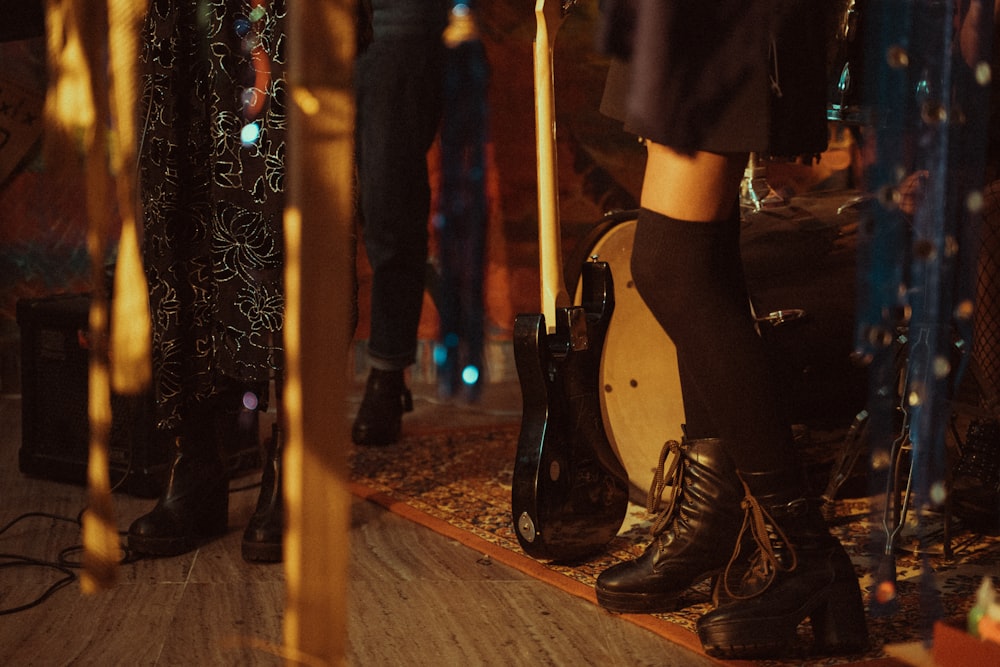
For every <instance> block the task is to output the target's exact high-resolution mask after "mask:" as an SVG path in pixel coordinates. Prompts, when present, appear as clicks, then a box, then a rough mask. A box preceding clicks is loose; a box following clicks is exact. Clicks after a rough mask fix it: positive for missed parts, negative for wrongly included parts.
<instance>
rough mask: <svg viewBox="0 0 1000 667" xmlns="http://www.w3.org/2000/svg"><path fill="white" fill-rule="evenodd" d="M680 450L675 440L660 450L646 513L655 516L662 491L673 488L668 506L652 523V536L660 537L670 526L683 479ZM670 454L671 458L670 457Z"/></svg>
mask: <svg viewBox="0 0 1000 667" xmlns="http://www.w3.org/2000/svg"><path fill="white" fill-rule="evenodd" d="M681 450H682V446H681V443H679V442H677V441H676V440H668V441H667V442H665V443H663V447H662V448H661V449H660V459H659V461H658V463H657V465H656V468H655V469H654V471H653V484H652V485H651V486H650V487H649V493H648V494H647V496H646V512H647V513H649V514H655V513H656V512H658V511H659V510H660V505H661V503H662V502H663V491H664V490H665V489H666V488H667V487H668V486H670V487H673V493H671V494H670V502H669V504H668V505H667V507H666V508H665V509H664V510H663V511H662V512H660V513H659V515H657V517H656V520H655V521H654V522H653V528H652V530H653V535H654V536H657V535H660V534H661V533H662V532H663V531H664V530H666V528H667V526H668V525H670V520H671V519H672V518H673V515H674V511H675V509H676V507H677V496H678V491H679V489H680V485H681V481H682V480H683V478H684V466H682V465H681ZM671 454H673V456H670V455H671ZM668 458H669V459H670V464H669V467H667V459H668Z"/></svg>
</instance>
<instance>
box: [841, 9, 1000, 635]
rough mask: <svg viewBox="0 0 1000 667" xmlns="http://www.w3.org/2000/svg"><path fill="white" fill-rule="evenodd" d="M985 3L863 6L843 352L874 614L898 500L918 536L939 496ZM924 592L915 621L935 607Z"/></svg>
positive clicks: (981, 88) (975, 170)
mask: <svg viewBox="0 0 1000 667" xmlns="http://www.w3.org/2000/svg"><path fill="white" fill-rule="evenodd" d="M992 9H993V8H992V3H986V2H983V0H873V1H872V2H869V3H868V4H867V5H865V9H864V11H865V12H866V14H867V15H866V16H865V17H864V19H865V29H864V39H865V42H864V44H865V60H864V62H865V67H864V72H865V79H864V82H863V84H864V94H863V95H864V99H865V101H866V104H867V105H868V106H869V110H868V114H867V115H866V118H868V119H869V122H870V126H869V127H866V128H865V132H866V133H867V134H868V136H867V137H866V141H865V144H866V149H865V150H866V155H865V189H866V191H867V192H868V193H869V195H870V200H869V201H868V205H867V206H866V207H865V209H864V211H863V215H862V217H861V229H860V239H861V242H860V246H859V257H858V270H859V280H860V285H861V288H860V289H859V294H858V317H857V352H858V353H859V355H860V356H861V357H862V358H864V359H866V360H867V361H869V362H870V378H871V392H870V398H869V413H870V423H869V445H870V452H869V454H870V465H871V468H870V473H871V482H872V483H871V490H872V492H873V494H875V495H876V497H878V496H879V494H881V495H882V497H883V499H884V500H883V502H884V503H885V505H884V506H883V507H880V508H877V509H876V511H878V510H881V513H882V517H881V519H882V521H881V524H882V528H883V529H884V535H882V536H875V539H874V543H875V544H880V545H882V546H883V547H884V548H883V550H882V552H881V553H879V554H877V562H876V564H875V569H876V573H877V574H876V579H877V583H876V590H875V591H874V599H873V600H872V607H871V608H872V612H873V613H876V614H877V613H891V611H892V610H893V609H894V608H895V607H894V601H895V599H896V596H895V561H894V550H895V548H896V547H897V546H898V544H897V542H898V537H899V534H900V532H901V530H902V528H903V524H904V521H905V518H906V511H907V508H908V507H909V508H912V509H913V510H914V515H915V521H916V526H917V528H916V530H917V536H918V539H921V538H922V535H923V533H922V532H921V530H922V525H923V522H922V519H923V514H924V512H925V511H927V510H938V509H940V508H941V507H942V506H943V503H944V500H945V496H946V487H945V432H946V426H947V423H948V419H949V415H950V408H949V400H950V398H951V397H952V396H953V392H954V389H955V387H956V386H957V384H958V382H959V380H960V379H961V377H962V373H963V371H964V364H965V360H966V359H967V357H968V350H969V348H970V346H971V342H972V317H973V296H974V289H975V266H976V256H977V253H978V245H979V221H980V217H981V210H982V203H983V196H982V187H983V181H984V176H985V147H986V143H987V142H986V137H987V131H988V110H989V71H990V58H991V39H992ZM878 523H879V522H878V521H876V522H875V524H876V525H878ZM880 539H882V542H880V541H879V540H880ZM926 586H928V587H932V586H933V581H932V579H928V583H927V584H926ZM926 592H927V593H928V595H927V596H922V599H926V600H927V603H926V604H925V605H924V609H923V611H924V613H925V618H924V621H925V622H926V624H927V628H928V631H929V628H930V627H931V626H932V624H933V621H934V620H935V619H936V617H937V616H938V615H939V612H938V611H937V609H936V604H935V603H934V601H933V600H934V599H935V596H934V595H933V592H932V591H930V590H928V591H926Z"/></svg>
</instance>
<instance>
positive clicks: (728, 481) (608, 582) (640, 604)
mask: <svg viewBox="0 0 1000 667" xmlns="http://www.w3.org/2000/svg"><path fill="white" fill-rule="evenodd" d="M668 447H669V448H671V449H673V450H675V451H676V450H678V449H679V456H678V457H676V458H675V459H674V461H675V464H676V468H675V471H674V472H675V474H667V475H666V477H667V479H664V480H663V481H662V484H659V483H654V488H657V487H660V490H661V491H662V486H663V485H670V486H673V487H674V491H675V493H674V496H673V499H672V501H671V505H670V506H669V507H668V508H667V510H666V511H664V512H663V514H661V515H660V517H659V518H658V519H657V521H656V523H655V524H654V526H653V535H654V539H653V542H652V543H651V544H650V545H649V546H648V547H647V548H646V551H645V552H644V553H643V555H642V556H640V557H639V558H637V559H635V560H633V561H629V562H627V563H619V564H618V565H614V566H612V567H609V568H608V569H607V570H605V571H604V572H602V573H601V574H600V576H598V578H597V586H596V589H597V601H598V603H600V605H601V606H602V607H604V608H606V609H608V610H610V611H615V612H622V613H656V612H666V611H673V610H675V609H677V607H678V601H679V599H680V597H681V595H682V594H683V593H684V591H686V590H687V589H688V588H690V587H691V586H693V585H694V584H696V583H698V582H699V581H702V580H704V579H706V578H708V577H710V576H713V575H715V574H718V573H719V572H721V571H722V569H723V568H724V567H725V566H726V563H727V562H728V560H729V554H730V552H729V551H727V550H726V547H725V546H722V545H730V544H732V543H733V542H734V541H735V540H736V538H737V535H738V533H739V530H740V524H741V521H742V517H743V510H742V509H741V507H740V500H741V498H742V495H743V494H742V491H741V487H740V484H739V478H738V477H737V476H736V469H735V467H734V466H733V463H732V461H731V460H730V459H729V457H728V455H726V453H725V450H724V448H723V446H722V441H721V440H718V439H714V438H713V439H702V440H692V441H688V442H685V443H684V444H681V445H678V444H677V443H676V442H668V443H667V445H666V446H665V448H664V453H663V454H661V456H660V465H661V466H662V465H663V460H664V458H665V455H666V452H667V448H668ZM671 478H673V479H671ZM651 498H652V497H651ZM650 504H651V505H653V504H654V503H652V502H651V503H650ZM650 509H651V510H652V509H653V508H652V507H651V508H650ZM720 547H721V548H720Z"/></svg>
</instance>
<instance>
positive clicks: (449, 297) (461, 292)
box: [434, 2, 489, 401]
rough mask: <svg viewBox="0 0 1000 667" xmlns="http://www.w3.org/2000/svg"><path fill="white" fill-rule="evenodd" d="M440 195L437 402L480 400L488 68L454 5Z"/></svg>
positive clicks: (474, 32)
mask: <svg viewBox="0 0 1000 667" xmlns="http://www.w3.org/2000/svg"><path fill="white" fill-rule="evenodd" d="M444 41H445V46H446V47H447V50H446V56H445V70H444V82H443V115H442V120H441V134H440V141H441V188H440V200H439V204H438V211H437V215H435V227H436V231H437V234H438V255H439V257H438V263H439V269H440V280H439V281H438V284H437V289H436V290H435V291H436V294H437V306H438V314H439V316H440V333H439V340H438V345H437V348H436V350H435V355H434V356H435V362H436V366H437V377H438V387H439V390H440V393H441V395H442V396H443V397H447V398H450V397H452V396H455V395H458V394H461V395H462V396H464V398H465V399H466V400H469V401H475V400H476V399H478V396H479V391H480V388H481V386H482V381H483V378H482V374H483V348H484V344H485V341H484V338H485V333H484V321H485V316H486V313H485V305H484V300H483V281H484V266H485V256H486V226H487V217H488V210H487V196H486V168H487V167H486V150H487V116H488V106H487V88H488V85H489V65H488V63H487V59H486V49H485V47H484V45H483V43H482V41H481V40H480V38H479V33H478V28H477V25H476V18H475V14H474V9H473V3H472V2H454V3H453V6H452V10H451V14H450V18H449V23H448V28H447V29H446V30H445V32H444Z"/></svg>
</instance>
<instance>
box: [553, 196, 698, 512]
mask: <svg viewBox="0 0 1000 667" xmlns="http://www.w3.org/2000/svg"><path fill="white" fill-rule="evenodd" d="M636 214H637V211H620V212H615V213H610V214H608V215H607V216H605V218H604V219H603V220H601V222H599V223H598V224H597V225H596V226H595V227H594V229H592V230H591V231H590V233H588V234H587V236H586V237H584V238H583V239H582V240H581V242H580V243H579V244H578V245H577V247H576V249H575V250H574V252H573V256H572V257H570V261H569V263H568V264H567V265H566V266H567V269H566V271H567V275H566V276H565V278H566V285H567V286H569V289H574V288H575V289H576V299H575V301H576V302H577V303H579V299H580V267H582V266H583V263H584V262H586V261H592V260H595V259H596V260H600V261H602V262H607V263H608V265H609V266H610V267H611V278H612V280H613V282H614V296H615V307H614V311H613V313H612V315H611V323H610V324H609V326H608V332H607V336H606V338H605V340H604V350H603V351H602V354H601V365H600V376H599V377H600V382H601V387H602V391H601V412H602V415H603V418H604V428H605V431H606V432H607V436H608V440H609V441H610V442H611V446H612V447H613V448H614V450H615V453H616V454H617V456H618V460H619V461H621V463H622V465H623V466H624V467H625V470H626V472H628V478H629V484H630V486H631V490H630V497H631V500H632V502H634V503H637V504H641V505H645V504H646V497H647V494H648V492H649V488H650V487H651V486H652V484H653V475H654V471H655V467H656V464H657V461H658V460H659V455H660V451H661V450H662V448H663V445H664V443H665V442H667V441H668V440H678V441H679V440H680V439H681V424H683V423H684V402H683V400H682V398H681V383H680V373H679V371H678V369H677V354H676V351H675V348H674V343H673V341H671V340H670V338H669V337H668V336H667V334H666V333H664V331H663V328H662V327H660V325H659V324H658V323H657V321H656V319H654V317H653V315H652V314H651V313H650V312H649V309H648V308H646V304H645V303H644V302H643V300H642V297H640V296H639V293H638V291H637V290H636V289H635V285H634V284H633V283H632V271H631V268H630V258H631V255H632V241H633V239H634V238H635V223H636Z"/></svg>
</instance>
